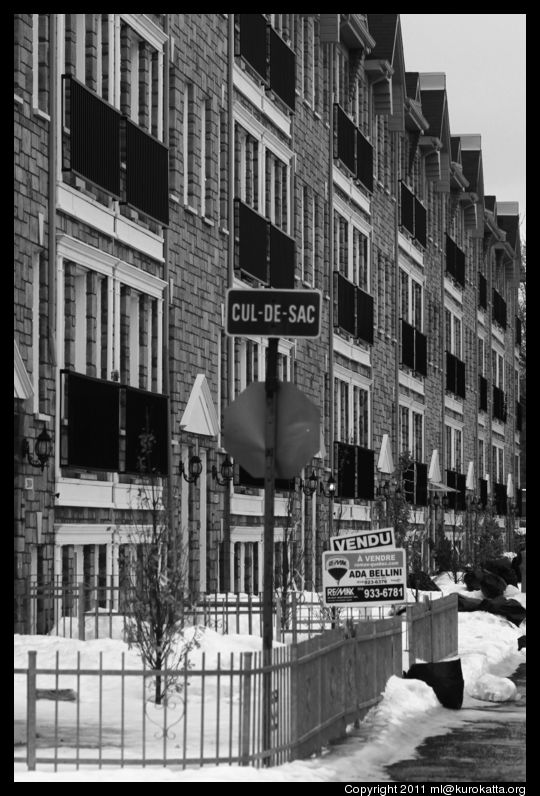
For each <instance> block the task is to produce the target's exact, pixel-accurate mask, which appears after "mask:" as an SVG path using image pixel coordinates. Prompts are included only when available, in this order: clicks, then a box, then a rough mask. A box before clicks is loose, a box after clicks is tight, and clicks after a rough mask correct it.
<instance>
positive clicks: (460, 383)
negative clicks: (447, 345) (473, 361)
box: [454, 359, 465, 398]
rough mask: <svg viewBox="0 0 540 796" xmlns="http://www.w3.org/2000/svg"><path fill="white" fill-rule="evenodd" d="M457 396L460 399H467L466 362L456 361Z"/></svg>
mask: <svg viewBox="0 0 540 796" xmlns="http://www.w3.org/2000/svg"><path fill="white" fill-rule="evenodd" d="M454 392H455V394H456V395H459V397H460V398H465V362H462V361H461V360H460V359H456V389H455V390H454Z"/></svg>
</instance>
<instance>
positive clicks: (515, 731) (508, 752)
mask: <svg viewBox="0 0 540 796" xmlns="http://www.w3.org/2000/svg"><path fill="white" fill-rule="evenodd" d="M510 679H511V680H513V681H514V682H515V684H516V686H517V689H518V692H519V694H520V695H521V698H520V699H519V700H518V701H517V702H506V703H505V702H496V703H486V702H481V703H480V702H477V701H476V700H473V701H474V702H475V704H474V706H472V707H471V705H470V704H469V705H468V707H467V709H468V711H471V712H473V711H474V715H473V716H471V718H470V719H468V720H467V721H466V723H465V725H464V726H462V727H458V728H456V729H453V730H452V731H451V732H450V733H448V734H446V735H438V736H435V737H431V738H427V739H426V740H425V741H424V742H423V743H422V744H421V745H420V746H419V747H418V748H417V750H416V755H417V756H416V757H415V758H414V759H410V760H402V761H400V762H399V763H395V764H393V765H391V766H387V767H386V769H385V770H386V772H387V774H389V776H390V777H391V778H392V781H393V782H446V783H454V782H512V783H521V782H525V710H526V664H525V663H523V664H521V666H519V668H518V669H517V670H516V671H515V672H514V674H512V675H510Z"/></svg>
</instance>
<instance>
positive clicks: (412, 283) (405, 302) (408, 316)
mask: <svg viewBox="0 0 540 796" xmlns="http://www.w3.org/2000/svg"><path fill="white" fill-rule="evenodd" d="M399 276H400V282H399V286H400V307H401V317H402V319H403V320H404V321H407V323H409V324H410V325H411V326H414V327H415V329H418V331H422V328H423V310H422V305H423V301H422V298H423V285H422V284H421V283H420V282H418V281H417V280H416V279H414V278H413V277H412V276H410V275H409V274H408V273H407V272H406V271H404V270H403V269H402V268H400V272H399Z"/></svg>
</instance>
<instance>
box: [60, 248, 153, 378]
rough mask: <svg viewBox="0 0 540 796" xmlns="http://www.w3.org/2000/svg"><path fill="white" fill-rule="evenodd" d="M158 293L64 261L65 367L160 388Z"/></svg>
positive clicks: (99, 376)
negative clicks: (145, 290) (151, 293)
mask: <svg viewBox="0 0 540 796" xmlns="http://www.w3.org/2000/svg"><path fill="white" fill-rule="evenodd" d="M153 293H154V294H153V295H150V294H149V293H145V292H142V291H141V290H139V289H135V288H134V287H133V286H131V285H130V284H127V283H126V282H122V281H121V278H118V277H113V276H112V275H105V274H102V273H98V272H96V271H93V270H91V269H90V268H86V267H83V266H81V265H80V264H78V263H76V262H73V261H69V260H65V261H64V352H65V353H64V362H65V367H66V368H67V369H69V370H74V371H76V372H77V373H82V374H84V375H87V376H93V377H95V378H98V379H104V380H113V381H120V382H121V383H122V384H127V385H130V386H131V387H136V388H139V389H143V390H148V391H151V392H160V391H161V380H162V371H161V356H162V354H161V347H162V329H161V323H162V316H161V313H162V305H161V300H160V298H159V297H158V295H157V291H155V290H154V291H153Z"/></svg>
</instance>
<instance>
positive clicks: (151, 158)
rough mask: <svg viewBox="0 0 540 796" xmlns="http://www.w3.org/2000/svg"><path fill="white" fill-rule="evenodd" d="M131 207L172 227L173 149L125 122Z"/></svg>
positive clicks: (128, 192)
mask: <svg viewBox="0 0 540 796" xmlns="http://www.w3.org/2000/svg"><path fill="white" fill-rule="evenodd" d="M125 142H126V147H125V152H126V196H125V201H126V203H127V204H129V205H131V206H133V207H135V208H136V209H137V210H141V211H142V212H143V213H145V214H146V215H148V216H150V217H151V218H154V219H155V220H156V221H159V222H160V223H161V224H163V225H165V226H167V225H168V224H169V150H168V149H167V147H166V146H164V144H162V143H161V142H160V141H158V140H157V139H156V138H154V137H153V136H151V135H148V133H145V132H144V130H141V128H140V127H138V126H137V125H136V124H133V122H130V121H129V119H125Z"/></svg>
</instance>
